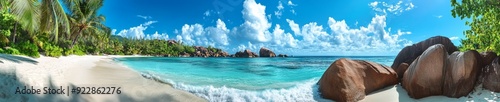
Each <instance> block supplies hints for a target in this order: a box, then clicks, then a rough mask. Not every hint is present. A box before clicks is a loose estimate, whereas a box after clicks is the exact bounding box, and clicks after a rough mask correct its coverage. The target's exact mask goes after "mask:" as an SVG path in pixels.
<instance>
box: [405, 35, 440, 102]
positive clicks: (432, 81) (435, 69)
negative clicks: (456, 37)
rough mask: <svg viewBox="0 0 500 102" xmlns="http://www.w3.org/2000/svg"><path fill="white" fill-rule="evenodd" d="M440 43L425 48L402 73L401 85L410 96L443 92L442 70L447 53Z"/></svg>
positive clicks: (417, 96) (424, 95)
mask: <svg viewBox="0 0 500 102" xmlns="http://www.w3.org/2000/svg"><path fill="white" fill-rule="evenodd" d="M446 52H447V51H446V48H445V47H444V45H442V44H436V45H433V46H431V47H429V48H428V49H427V50H425V51H424V52H423V53H422V55H421V56H420V57H419V58H418V59H416V60H415V61H413V62H412V63H411V64H410V66H409V67H408V70H406V72H405V73H404V75H403V80H402V85H403V88H405V89H406V91H407V92H408V95H409V96H410V97H412V98H416V99H419V98H423V97H427V96H432V95H442V94H443V90H442V87H443V70H444V67H445V63H446V59H447V58H448V53H446Z"/></svg>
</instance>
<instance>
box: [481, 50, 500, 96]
mask: <svg viewBox="0 0 500 102" xmlns="http://www.w3.org/2000/svg"><path fill="white" fill-rule="evenodd" d="M499 60H500V59H499V57H497V58H495V60H493V62H491V64H490V65H488V66H486V67H484V71H483V72H482V75H483V88H484V89H487V90H490V91H494V92H500V63H499Z"/></svg>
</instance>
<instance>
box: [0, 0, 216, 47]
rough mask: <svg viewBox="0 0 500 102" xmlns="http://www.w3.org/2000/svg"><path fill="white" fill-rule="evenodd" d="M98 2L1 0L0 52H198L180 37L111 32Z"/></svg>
mask: <svg viewBox="0 0 500 102" xmlns="http://www.w3.org/2000/svg"><path fill="white" fill-rule="evenodd" d="M102 6H103V0H1V1H0V53H6V54H16V55H26V56H31V57H39V56H40V54H43V55H45V56H52V57H59V56H62V55H87V54H93V55H103V54H111V55H133V54H140V55H172V56H177V55H181V54H182V53H194V52H195V51H196V50H195V48H194V47H193V46H188V45H185V44H182V43H180V42H179V41H172V40H159V39H144V38H141V39H137V38H123V37H120V36H115V35H112V34H111V30H110V28H109V27H107V26H106V25H104V22H105V20H106V17H105V16H104V15H102V14H99V13H98V10H99V9H100V8H101V7H102ZM65 10H66V11H65ZM178 42H179V43H178ZM208 49H209V50H214V51H217V50H220V49H217V48H213V47H209V48H208Z"/></svg>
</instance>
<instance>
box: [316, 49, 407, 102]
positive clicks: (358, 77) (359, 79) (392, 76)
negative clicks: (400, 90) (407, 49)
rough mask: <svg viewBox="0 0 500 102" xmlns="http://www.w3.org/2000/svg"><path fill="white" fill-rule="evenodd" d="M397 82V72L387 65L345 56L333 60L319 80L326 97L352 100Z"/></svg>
mask: <svg viewBox="0 0 500 102" xmlns="http://www.w3.org/2000/svg"><path fill="white" fill-rule="evenodd" d="M397 83H398V80H397V74H396V72H395V71H394V70H392V69H391V68H389V67H387V66H383V65H380V64H377V63H373V62H368V61H362V60H349V59H345V58H343V59H339V60H337V61H335V62H333V63H332V64H331V65H330V67H328V69H327V70H326V71H325V73H324V74H323V76H322V77H321V79H320V81H319V91H320V92H321V96H323V97H324V98H327V99H333V100H335V101H339V102H352V101H358V100H361V99H364V97H365V96H366V94H369V93H370V92H373V91H375V90H378V89H381V88H384V87H386V86H389V85H394V84H397Z"/></svg>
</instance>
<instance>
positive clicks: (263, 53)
mask: <svg viewBox="0 0 500 102" xmlns="http://www.w3.org/2000/svg"><path fill="white" fill-rule="evenodd" d="M259 55H260V57H276V54H275V53H274V52H273V51H271V50H269V49H267V48H264V47H262V48H260V51H259Z"/></svg>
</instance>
